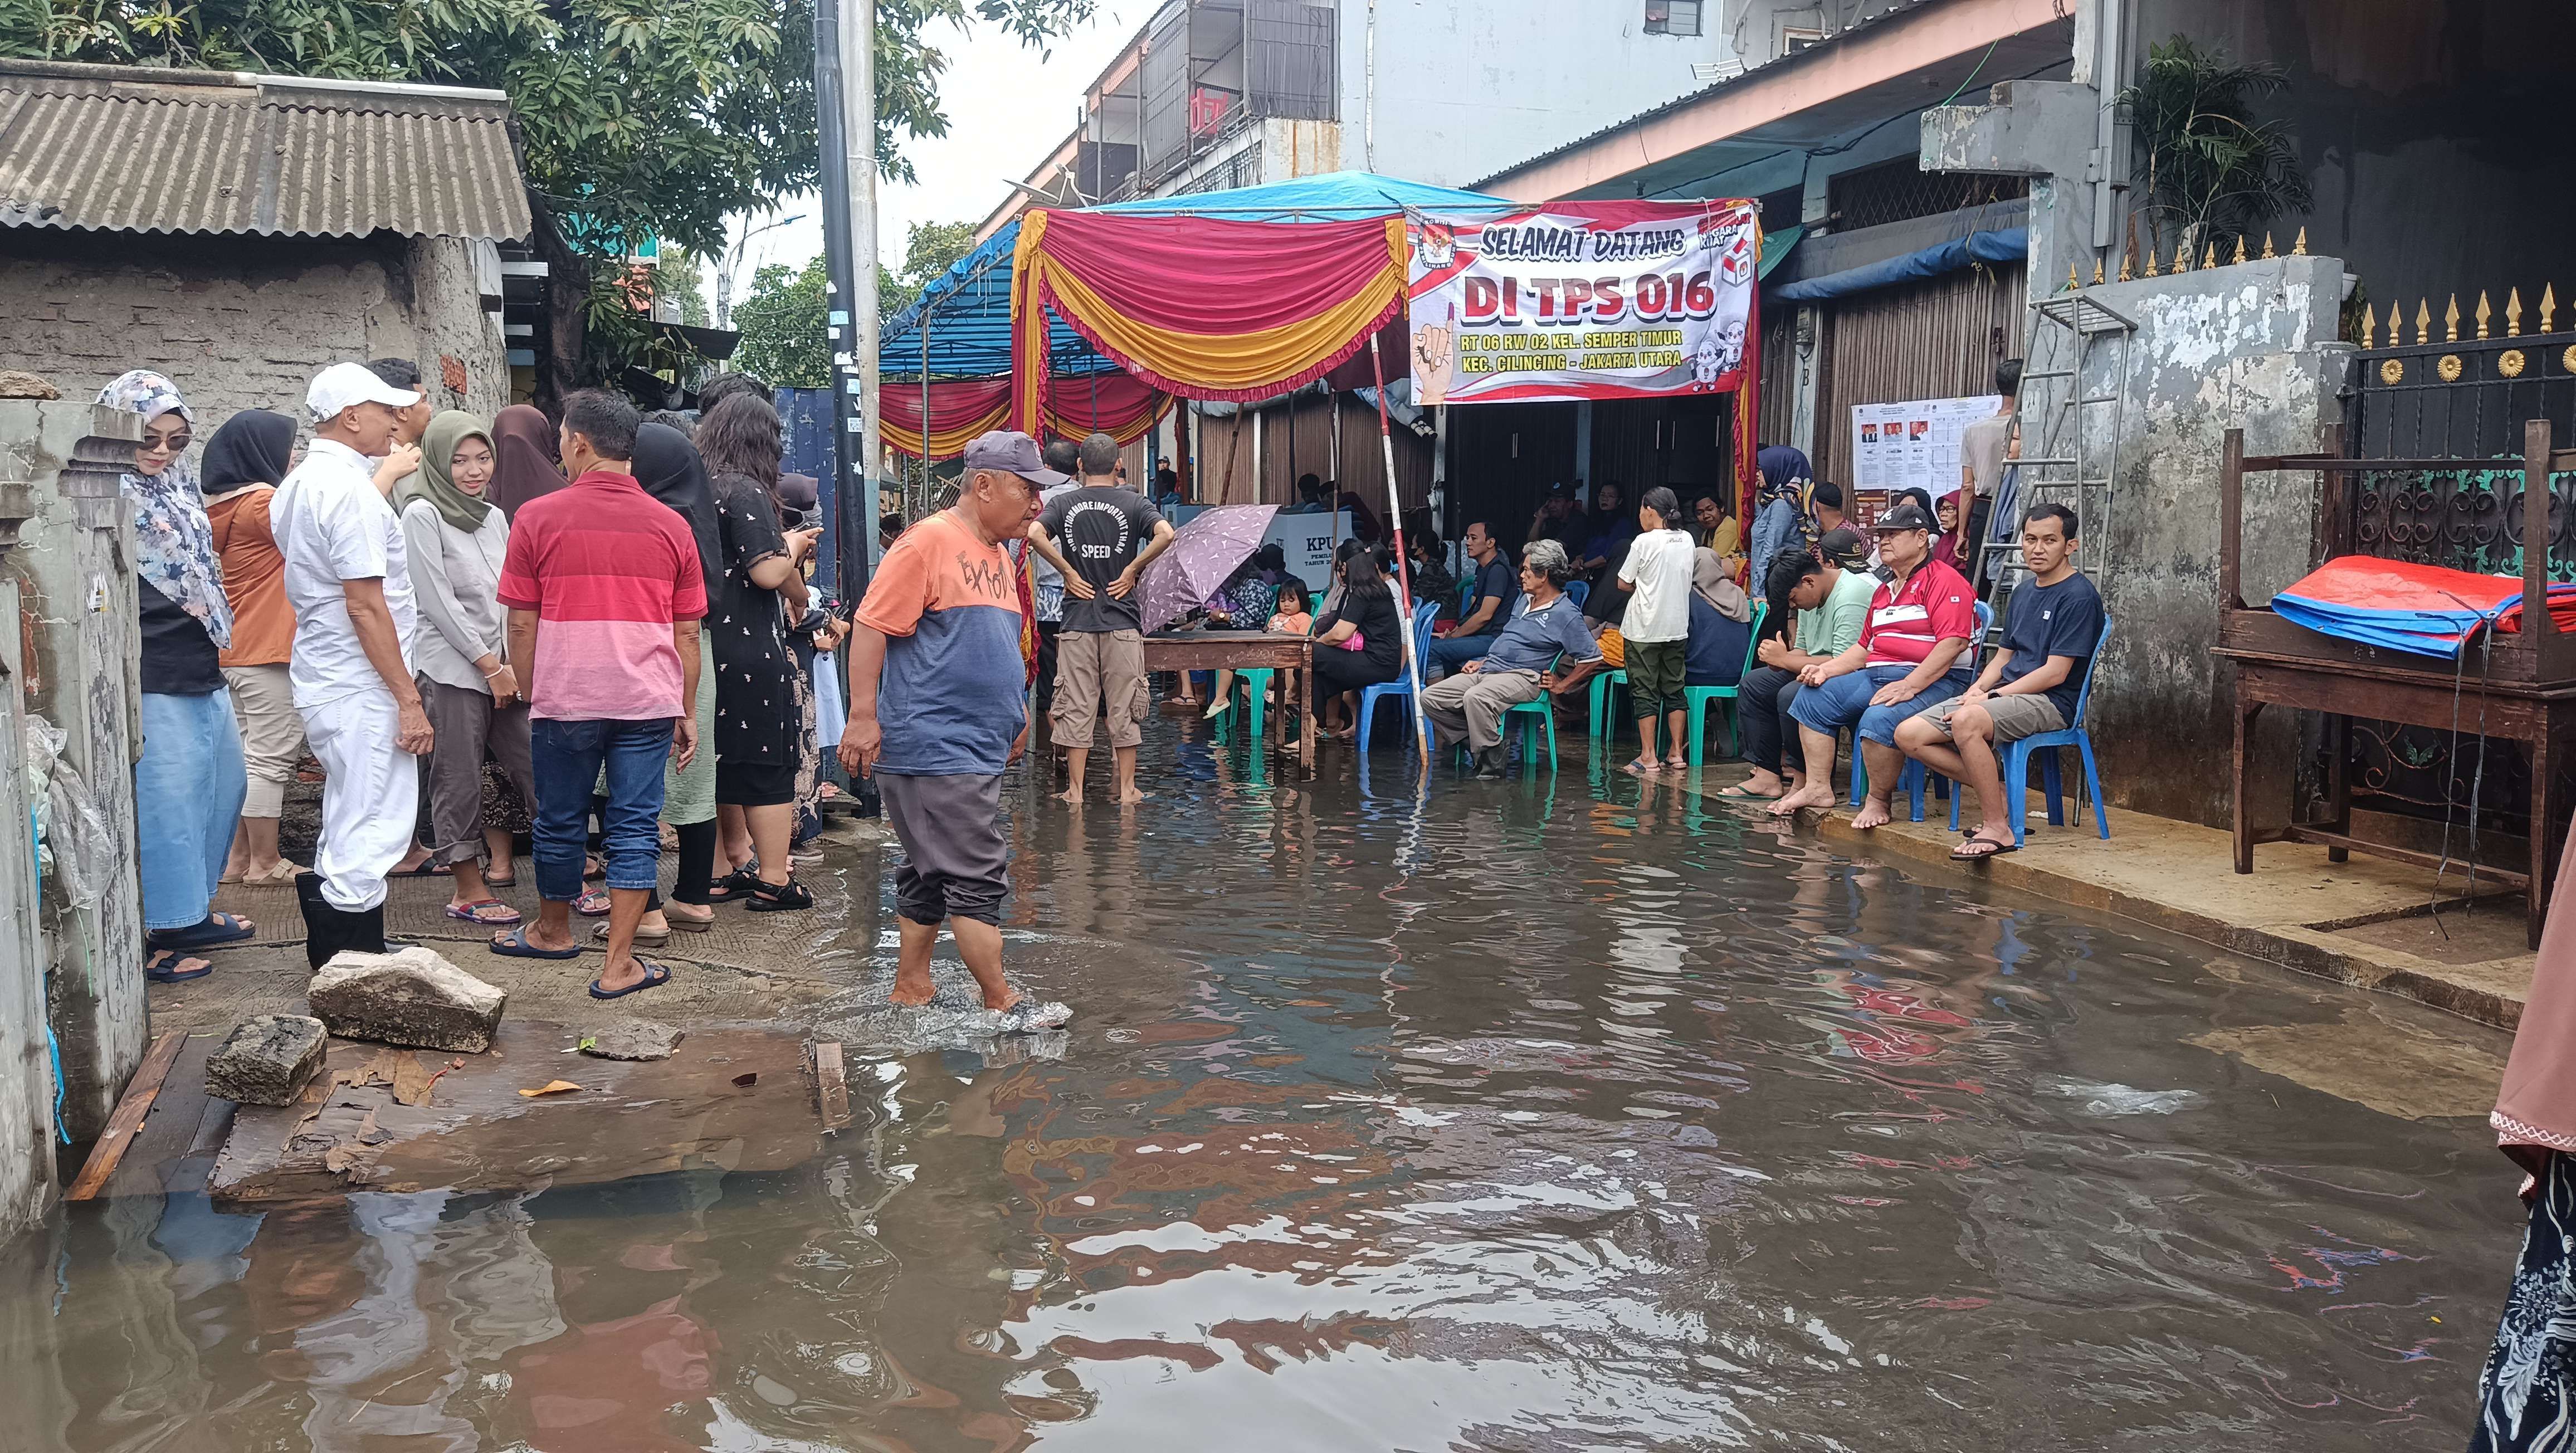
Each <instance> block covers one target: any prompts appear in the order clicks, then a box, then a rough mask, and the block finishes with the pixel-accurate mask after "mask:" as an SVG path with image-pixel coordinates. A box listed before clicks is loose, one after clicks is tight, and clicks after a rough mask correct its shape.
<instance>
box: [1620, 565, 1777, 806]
mask: <svg viewBox="0 0 2576 1453" xmlns="http://www.w3.org/2000/svg"><path fill="white" fill-rule="evenodd" d="M1770 613H1771V602H1769V601H1767V600H1758V601H1755V602H1754V603H1753V634H1752V635H1750V636H1748V637H1746V638H1745V641H1744V665H1743V666H1742V667H1740V668H1738V669H1737V671H1736V674H1735V679H1736V681H1737V682H1738V683H1741V682H1742V681H1743V680H1744V673H1745V672H1747V671H1750V670H1752V669H1753V663H1754V662H1756V661H1758V660H1760V659H1761V657H1760V656H1759V655H1757V654H1756V653H1757V652H1759V651H1760V650H1761V648H1762V619H1763V617H1765V616H1767V615H1769V614H1770ZM1622 674H1625V673H1622ZM1741 689H1742V688H1741V686H1740V684H1739V685H1737V686H1685V687H1683V688H1682V700H1683V701H1684V702H1686V703H1688V704H1689V707H1690V764H1691V765H1692V766H1694V767H1696V766H1698V765H1699V764H1700V757H1701V755H1702V749H1703V748H1704V747H1705V745H1706V741H1707V734H1706V731H1705V727H1706V725H1707V722H1708V704H1709V703H1710V702H1712V701H1715V702H1721V703H1723V705H1721V706H1720V707H1719V708H1718V717H1719V720H1720V721H1721V722H1723V723H1724V724H1725V727H1726V754H1727V755H1728V756H1730V757H1732V756H1734V755H1735V754H1736V750H1737V745H1736V744H1737V743H1738V741H1739V740H1741V739H1740V738H1739V737H1738V735H1737V732H1736V726H1735V698H1736V695H1737V693H1738V692H1739V691H1740V690H1741Z"/></svg>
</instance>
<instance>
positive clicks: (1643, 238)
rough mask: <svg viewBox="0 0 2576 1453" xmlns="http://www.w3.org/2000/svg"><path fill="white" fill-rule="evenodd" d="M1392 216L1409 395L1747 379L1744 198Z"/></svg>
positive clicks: (1507, 398)
mask: <svg viewBox="0 0 2576 1453" xmlns="http://www.w3.org/2000/svg"><path fill="white" fill-rule="evenodd" d="M1405 221H1406V232H1407V240H1408V241H1409V242H1410V243H1411V244H1412V254H1413V266H1412V277H1411V290H1410V296H1411V327H1412V333H1413V377H1414V396H1415V401H1416V402H1417V403H1419V404H1422V405H1425V406H1430V405H1436V404H1443V403H1449V404H1479V403H1548V402H1564V401H1569V400H1580V399H1627V398H1646V397H1653V396H1658V395H1665V394H1688V393H1730V392H1733V391H1735V390H1737V389H1739V388H1742V387H1743V386H1744V385H1745V383H1746V381H1747V380H1748V379H1753V378H1758V377H1759V376H1760V371H1761V361H1760V359H1759V357H1758V356H1757V355H1758V353H1759V350H1760V344H1761V326H1760V323H1759V321H1758V319H1757V318H1756V316H1755V310H1754V302H1755V299H1754V282H1755V277H1754V274H1755V271H1756V264H1757V260H1758V259H1759V258H1760V256H1761V253H1762V227H1761V220H1760V214H1759V212H1758V211H1757V209H1756V208H1755V206H1754V204H1753V203H1751V202H1747V201H1707V202H1549V203H1546V204H1544V205H1542V206H1538V207H1533V208H1530V209H1528V210H1526V211H1519V212H1514V213H1511V214H1509V215H1508V216H1503V217H1495V216H1492V215H1490V214H1481V215H1466V214H1454V215H1442V214H1436V213H1424V212H1414V213H1409V214H1408V215H1407V217H1406V219H1405Z"/></svg>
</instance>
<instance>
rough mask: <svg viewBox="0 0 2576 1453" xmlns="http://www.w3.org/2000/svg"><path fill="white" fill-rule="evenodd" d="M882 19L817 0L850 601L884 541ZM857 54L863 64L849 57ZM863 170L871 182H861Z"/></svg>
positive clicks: (829, 330) (869, 1) (855, 6)
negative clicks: (879, 261) (879, 330)
mask: <svg viewBox="0 0 2576 1453" xmlns="http://www.w3.org/2000/svg"><path fill="white" fill-rule="evenodd" d="M874 25H875V12H874V0H815V5H814V112H815V122H816V130H817V131H818V132H819V133H820V136H821V141H822V153H823V154H822V183H823V267H824V273H825V280H826V288H825V293H824V300H823V309H824V317H823V321H824V333H825V341H826V345H827V347H828V348H829V349H830V351H831V361H832V367H831V389H832V460H833V464H832V468H833V476H832V499H833V508H832V515H831V518H830V519H829V520H828V521H826V528H827V529H829V530H830V531H831V538H832V543H833V546H834V549H833V561H834V564H835V565H836V566H837V567H838V571H837V573H838V575H839V580H838V582H837V583H838V585H839V586H840V594H841V598H842V599H843V600H852V599H855V598H857V596H858V595H859V594H860V593H861V592H863V591H865V590H866V589H867V583H868V577H869V575H870V573H871V567H872V566H873V565H874V563H875V548H876V504H877V502H876V471H875V470H874V469H873V468H872V467H871V466H872V465H873V463H874V460H873V457H872V455H871V454H870V453H869V448H868V446H869V445H870V444H871V443H872V442H873V441H874V439H875V436H876V426H875V425H876V421H875V417H874V415H875V408H874V405H875V403H876V399H875V397H874V395H873V394H872V393H870V392H869V391H868V387H867V386H868V384H870V383H872V382H873V381H874V379H875V376H876V366H875V365H876V359H875V351H876V348H875V340H876V226H875V217H874V211H873V207H872V206H871V205H870V204H871V202H872V200H873V198H874V196H875V188H874V186H873V180H874V178H875V175H876V122H875V118H874V112H875V101H874V99H873V95H872V94H871V93H872V92H873V91H874V86H873V84H872V81H873V78H874V76H875V70H876V68H875V65H874V64H873V61H872V59H871V57H870V54H869V52H870V47H871V46H872V45H873V44H874V41H873V38H872V36H871V31H872V30H873V29H874ZM853 56H855V57H856V61H855V67H853V65H851V64H849V62H850V60H851V57H853ZM854 69H855V73H853V72H854ZM862 169H864V171H863V170H862ZM862 177H864V178H865V180H866V181H867V182H868V183H869V184H868V185H866V186H864V187H860V186H854V185H853V182H854V181H856V180H859V179H861V178H862ZM862 245H864V246H865V247H866V248H867V251H865V252H864V253H862V252H860V251H859V248H860V246H862ZM863 262H864V272H863V271H862V263H863ZM863 277H864V281H862V278H863ZM862 319H864V324H862ZM863 354H864V356H865V357H864V367H863V363H862V355H863Z"/></svg>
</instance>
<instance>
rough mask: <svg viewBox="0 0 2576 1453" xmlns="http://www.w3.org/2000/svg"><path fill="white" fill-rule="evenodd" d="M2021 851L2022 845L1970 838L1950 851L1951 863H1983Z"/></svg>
mask: <svg viewBox="0 0 2576 1453" xmlns="http://www.w3.org/2000/svg"><path fill="white" fill-rule="evenodd" d="M1976 849H1983V851H1975V850H1976ZM2020 851H2021V844H2019V843H1999V842H1996V841H1995V840H1994V839H1993V838H1984V837H1970V838H1967V839H1965V840H1964V841H1962V842H1961V843H1960V844H1959V845H1958V846H1957V847H1955V848H1952V849H1951V850H1950V861H1951V862H1954V863H1982V862H1984V861H1985V860H1986V859H1988V858H1999V857H2002V856H2003V855H2004V854H2006V853H2017V852H2020Z"/></svg>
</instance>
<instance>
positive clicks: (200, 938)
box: [143, 913, 258, 949]
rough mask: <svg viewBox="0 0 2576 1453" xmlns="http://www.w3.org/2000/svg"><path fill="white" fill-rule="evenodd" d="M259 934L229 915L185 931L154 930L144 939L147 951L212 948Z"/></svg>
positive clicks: (214, 915) (213, 916) (214, 916)
mask: <svg viewBox="0 0 2576 1453" xmlns="http://www.w3.org/2000/svg"><path fill="white" fill-rule="evenodd" d="M256 932H258V930H257V929H256V928H253V927H252V926H251V925H250V924H249V923H247V922H245V921H243V920H242V919H239V918H236V917H234V916H233V915H232V914H229V913H209V914H207V915H206V921H205V922H203V923H192V924H190V925H188V926H187V927H186V928H162V929H155V930H153V931H152V932H150V933H147V934H145V935H144V936H143V946H144V947H145V948H148V949H163V948H167V949H191V948H212V947H213V946H215V945H216V944H219V943H239V942H241V941H242V940H243V939H246V938H248V937H250V936H251V935H252V934H254V933H256Z"/></svg>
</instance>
